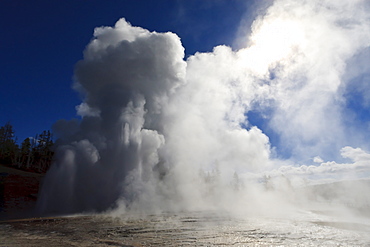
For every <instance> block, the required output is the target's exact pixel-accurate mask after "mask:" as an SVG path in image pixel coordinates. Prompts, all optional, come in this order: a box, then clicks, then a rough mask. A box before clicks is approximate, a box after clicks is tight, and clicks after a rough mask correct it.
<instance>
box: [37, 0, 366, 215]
mask: <svg viewBox="0 0 370 247" xmlns="http://www.w3.org/2000/svg"><path fill="white" fill-rule="evenodd" d="M369 10H370V4H369V3H368V2H367V1H361V0H357V1H324V2H323V1H316V0H315V1H300V2H299V3H298V2H296V1H290V0H276V1H274V2H273V3H272V4H271V5H270V6H269V7H268V8H266V10H265V11H264V12H263V13H261V15H259V16H258V17H257V18H256V19H255V21H254V22H253V24H252V27H251V30H252V32H251V34H250V36H248V37H238V43H240V40H244V41H245V46H244V47H243V48H240V49H238V50H234V49H232V48H231V47H227V46H217V47H215V48H214V49H213V51H212V52H208V53H196V54H194V55H192V56H190V57H188V58H187V59H184V47H183V46H182V44H181V40H180V37H178V36H177V35H176V34H174V33H171V32H167V33H157V32H150V31H148V30H146V29H144V28H141V27H135V26H134V24H133V25H131V24H130V23H129V20H125V19H124V18H122V19H120V20H118V21H117V23H116V24H115V26H114V27H98V28H96V29H95V30H94V37H93V39H92V40H91V42H90V43H89V44H88V45H87V47H86V49H85V51H84V59H83V60H81V61H79V62H78V63H77V64H76V67H75V84H74V89H75V90H76V91H77V92H79V93H80V94H81V95H82V96H83V102H82V103H81V104H80V105H79V106H77V107H76V110H77V113H78V115H80V116H81V120H60V121H58V122H57V123H55V125H54V132H55V133H56V135H57V136H58V137H59V139H58V140H57V146H56V154H55V162H54V164H53V165H52V167H51V168H50V170H49V172H48V173H47V176H46V178H45V181H44V186H43V187H42V190H41V194H40V199H39V201H38V210H39V211H40V212H41V213H44V214H71V213H81V212H104V211H107V210H116V212H118V213H125V212H127V211H139V212H163V211H187V210H222V211H229V212H233V213H237V214H244V215H248V214H254V215H255V214H266V213H269V214H274V213H277V214H284V213H285V212H287V211H289V210H290V209H291V208H299V207H300V206H301V205H305V204H307V202H308V201H310V202H312V201H314V202H315V203H317V202H318V203H320V202H322V201H325V202H328V201H330V202H334V203H335V204H340V205H343V206H349V205H355V207H357V208H359V207H360V208H362V207H364V208H366V207H368V206H369V203H370V198H369V196H368V195H367V194H368V193H367V191H368V188H369V187H370V186H369V183H368V181H367V180H366V179H368V178H369V175H370V169H369V168H370V153H368V151H366V150H370V146H369V143H368V139H369V137H370V136H369V133H370V132H369V131H368V130H369V126H370V125H369V119H363V117H362V118H361V117H360V116H359V115H357V114H358V112H360V111H368V110H369V102H370V101H369V99H368V97H369V94H368V93H367V92H369V91H368V90H369V89H370V87H369V83H368V82H369V75H370V68H369V66H370V65H369V64H368V62H367V61H368V58H369V56H370V48H369V46H370V14H369V13H370V11H369ZM242 23H243V22H242ZM243 28H244V27H243V26H241V27H240V29H243ZM245 28H247V27H245ZM248 28H249V27H248ZM353 102H357V104H356V105H354V104H353ZM272 139H273V141H272ZM359 179H362V180H359ZM343 180H357V181H359V182H356V183H340V185H338V186H335V185H336V184H335V183H334V182H338V181H343ZM323 183H326V184H328V183H330V184H331V185H330V186H326V187H325V191H327V194H325V193H324V192H323V190H321V191H320V192H321V194H320V193H316V192H315V191H317V189H316V187H315V186H317V185H318V184H323ZM341 186H342V187H341ZM343 186H344V187H343ZM321 188H324V187H321ZM343 188H345V189H343ZM339 191H340V193H339ZM348 195H352V196H353V198H352V197H351V198H349V197H348Z"/></svg>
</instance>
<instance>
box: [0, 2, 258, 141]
mask: <svg viewBox="0 0 370 247" xmlns="http://www.w3.org/2000/svg"><path fill="white" fill-rule="evenodd" d="M252 8H255V3H254V1H240V0H232V1H193V0H190V1H173V0H167V1H166V0H160V1H151V0H144V1H133V0H131V1H130V0H114V1H98V0H91V1H83V0H77V1H76V0H65V1H48V0H37V1H27V0H23V1H22V0H3V1H1V2H0V25H1V26H0V28H1V30H2V33H3V35H2V38H1V42H0V54H1V60H0V63H1V64H0V68H1V69H0V124H1V125H3V124H5V123H6V122H7V121H10V122H11V123H12V124H13V126H14V128H15V131H16V136H18V139H19V140H18V141H20V142H21V141H22V140H23V139H24V138H26V137H28V136H34V135H35V134H36V133H40V132H42V131H43V130H46V129H51V126H52V124H53V123H54V122H55V121H57V120H58V119H61V118H64V119H71V118H75V117H76V111H75V106H76V105H78V104H79V103H80V102H81V99H80V98H79V95H78V93H76V92H75V91H73V90H72V89H71V85H72V82H73V73H74V66H75V63H76V62H77V61H78V60H80V59H82V52H83V50H84V49H85V47H86V45H87V44H88V43H89V41H90V40H91V38H92V34H93V30H94V28H95V27H99V26H112V25H114V23H115V22H116V21H117V20H118V19H119V18H122V17H124V18H126V20H127V21H129V22H131V23H132V24H133V25H135V26H142V27H144V28H146V29H148V30H150V31H158V32H165V31H171V32H175V33H177V34H178V35H179V36H180V38H181V41H182V43H183V46H184V47H185V49H186V51H185V52H186V54H187V55H192V54H194V53H195V52H197V51H198V52H205V51H212V49H213V47H214V46H216V45H221V44H226V45H230V46H232V45H234V41H235V37H236V34H237V32H238V27H239V25H240V22H241V21H242V19H243V18H244V17H245V14H246V13H248V11H250V10H251V9H252ZM251 13H253V12H251ZM248 20H249V21H251V20H252V18H248Z"/></svg>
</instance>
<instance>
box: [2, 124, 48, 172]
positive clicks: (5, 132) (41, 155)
mask: <svg viewBox="0 0 370 247" xmlns="http://www.w3.org/2000/svg"><path fill="white" fill-rule="evenodd" d="M52 137H53V136H52V133H51V132H50V131H49V130H45V131H43V132H42V133H41V134H37V135H36V136H35V137H34V138H32V137H29V138H26V139H24V141H23V142H22V143H21V144H20V145H18V144H17V137H16V136H15V131H14V129H13V126H12V125H11V124H10V123H6V124H5V125H4V126H1V127H0V164H4V165H8V166H14V167H16V168H18V169H22V170H26V171H33V172H39V173H44V172H46V171H47V170H48V169H49V167H50V165H51V162H52V159H53V154H54V152H53V151H52V146H53V140H52Z"/></svg>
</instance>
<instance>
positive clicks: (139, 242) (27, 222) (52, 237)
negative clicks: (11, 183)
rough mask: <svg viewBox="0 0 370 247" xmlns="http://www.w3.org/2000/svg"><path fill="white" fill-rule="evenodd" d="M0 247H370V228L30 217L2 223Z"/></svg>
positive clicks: (219, 218) (195, 217)
mask: <svg viewBox="0 0 370 247" xmlns="http://www.w3.org/2000/svg"><path fill="white" fill-rule="evenodd" d="M307 216H308V217H307ZM0 246H370V225H369V224H366V223H363V222H362V223H359V222H357V223H356V222H345V221H333V220H330V217H326V216H325V217H324V216H318V215H315V214H314V213H310V215H307V214H302V217H298V218H295V219H294V218H290V219H282V218H261V217H256V218H248V219H238V218H235V217H228V216H226V215H219V214H216V213H207V214H205V213H201V212H198V213H195V212H193V213H183V214H169V213H168V214H158V215H135V216H130V217H128V216H124V217H123V216H121V217H112V216H102V215H99V216H97V215H96V216H91V215H90V216H70V217H49V218H31V219H21V220H8V221H3V222H1V223H0Z"/></svg>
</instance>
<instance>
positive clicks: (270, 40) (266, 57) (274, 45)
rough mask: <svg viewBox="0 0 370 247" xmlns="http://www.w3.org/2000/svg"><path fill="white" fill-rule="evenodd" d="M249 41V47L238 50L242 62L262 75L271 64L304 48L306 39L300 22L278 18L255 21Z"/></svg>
mask: <svg viewBox="0 0 370 247" xmlns="http://www.w3.org/2000/svg"><path fill="white" fill-rule="evenodd" d="M250 42H251V46H250V47H248V48H247V49H244V50H242V51H240V56H241V59H242V60H243V62H242V63H244V65H245V66H246V67H247V68H248V69H250V70H251V71H252V72H254V73H255V74H257V75H260V76H262V75H264V74H266V73H267V72H268V69H269V67H270V66H271V65H274V64H276V63H278V62H279V61H281V60H283V59H285V58H288V57H289V56H291V55H294V54H296V53H297V52H298V51H299V49H300V48H304V46H305V42H306V40H305V35H304V32H303V28H302V25H301V23H298V22H297V21H296V20H289V19H278V20H273V21H267V22H263V23H260V22H257V23H256V24H255V26H254V32H253V34H252V36H251V39H250ZM251 58H253V59H251Z"/></svg>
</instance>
